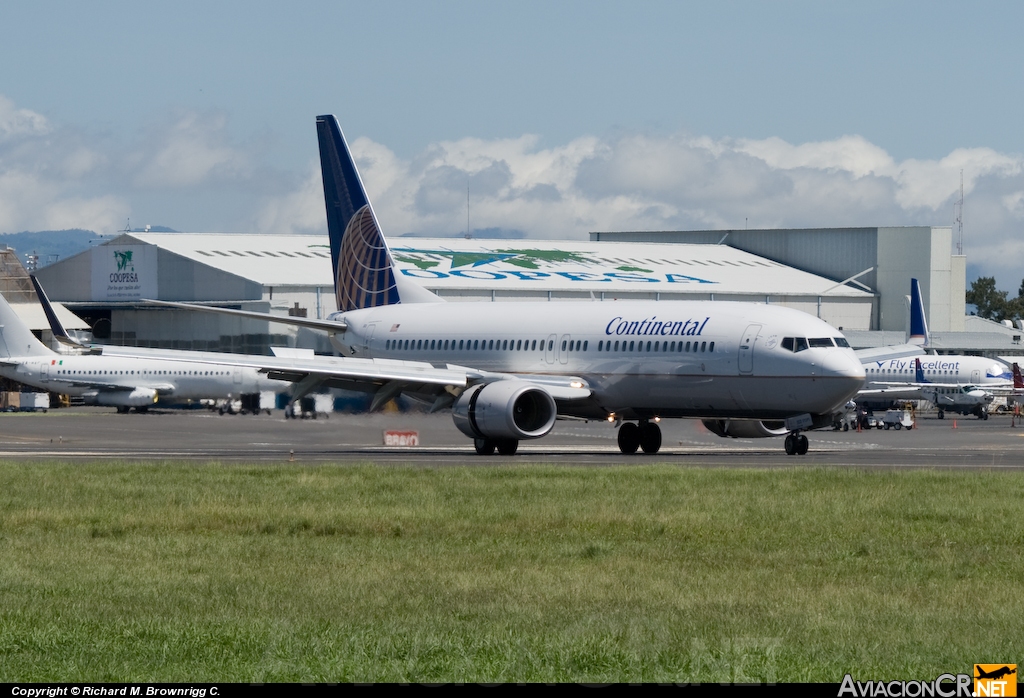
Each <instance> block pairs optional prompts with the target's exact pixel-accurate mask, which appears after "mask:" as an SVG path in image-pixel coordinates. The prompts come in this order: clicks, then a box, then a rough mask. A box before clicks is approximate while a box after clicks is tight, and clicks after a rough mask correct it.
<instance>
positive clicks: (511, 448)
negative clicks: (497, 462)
mask: <svg viewBox="0 0 1024 698" xmlns="http://www.w3.org/2000/svg"><path fill="white" fill-rule="evenodd" d="M496 446H497V448H498V453H499V454H501V455H503V456H514V455H515V454H516V451H518V450H519V439H498V442H497V444H496Z"/></svg>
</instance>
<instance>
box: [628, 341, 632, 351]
mask: <svg viewBox="0 0 1024 698" xmlns="http://www.w3.org/2000/svg"><path fill="white" fill-rule="evenodd" d="M629 350H630V351H633V342H630V343H629Z"/></svg>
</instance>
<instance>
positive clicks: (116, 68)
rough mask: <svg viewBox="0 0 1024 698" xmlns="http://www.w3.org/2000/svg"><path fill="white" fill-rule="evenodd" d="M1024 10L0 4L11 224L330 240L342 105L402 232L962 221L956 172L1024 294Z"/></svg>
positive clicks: (379, 204) (2, 202) (978, 267)
mask: <svg viewBox="0 0 1024 698" xmlns="http://www.w3.org/2000/svg"><path fill="white" fill-rule="evenodd" d="M1022 26H1024V4H1022V3H1019V2H987V3H974V4H967V5H965V4H963V3H953V2H944V1H941V0H940V1H937V2H917V1H907V2H899V3H892V2H871V1H866V2H857V3H838V2H822V1H820V0H819V1H818V2H795V1H794V2H728V1H726V2H717V3H707V2H683V1H681V0H678V1H674V2H655V1H647V2H644V1H643V0H639V1H634V2H630V3H626V2H601V1H599V0H590V1H588V2H574V1H565V2H553V1H551V0H549V1H547V2H529V1H526V0H516V2H508V3H500V2H454V1H451V2H431V1H429V0H418V1H416V2H399V1H390V2H389V1H387V0H381V1H378V2H373V3H369V2H365V1H364V2H361V3H355V2H342V1H340V0H333V1H330V2H313V1H309V2H302V1H301V0H299V1H297V2H295V3H288V4H285V3H281V2H258V1H249V2H228V1H225V2H216V1H211V0H205V1H204V2H191V1H190V0H184V1H179V2H176V3H140V2H104V1H102V0H96V1H95V2H88V3H82V2H61V1H56V2H50V3H38V2H23V1H21V0H7V1H6V2H4V3H0V27H3V34H4V40H3V41H2V42H0V234H2V233H14V232H21V231H26V230H54V229H65V228H85V229H90V230H94V231H96V232H97V233H100V234H112V233H114V232H116V231H117V230H120V229H123V228H125V227H126V225H128V224H129V221H130V225H131V227H133V228H137V227H141V226H143V225H146V224H150V225H161V226H169V227H171V228H174V229H176V230H182V231H189V232H249V233H251V232H259V233H267V234H275V233H277V234H283V233H315V234H325V232H326V222H325V216H324V207H323V193H322V189H321V183H320V174H319V162H318V156H317V144H316V130H315V125H314V124H315V117H316V115H318V114H335V115H337V117H338V119H339V121H340V123H341V126H342V129H343V130H344V132H345V134H346V136H347V138H348V139H349V141H350V144H351V146H352V150H353V153H354V154H355V156H356V159H357V164H358V166H359V168H360V172H361V174H362V176H363V179H364V182H365V185H366V188H367V191H368V194H369V196H370V198H371V200H372V201H373V203H374V208H375V209H376V212H377V216H378V218H379V220H380V223H381V226H382V228H383V229H384V231H385V233H386V234H388V235H405V234H417V235H437V236H451V235H458V234H462V233H465V231H466V230H467V218H468V228H469V229H470V230H484V229H500V230H502V231H505V232H506V233H507V234H510V235H521V236H524V237H526V238H544V239H577V240H578V239H586V238H587V235H588V233H589V232H591V231H606V230H686V229H708V228H712V229H728V228H742V227H750V228H769V227H847V226H886V225H953V224H954V203H955V202H956V200H957V199H958V198H959V189H960V176H961V171H962V172H963V182H964V194H965V196H964V211H963V217H962V218H963V230H964V232H963V250H964V253H965V254H966V255H967V259H968V282H969V283H970V281H972V280H973V279H974V278H976V277H977V276H979V275H990V276H995V277H996V279H997V283H998V285H999V286H1000V288H1003V289H1004V290H1010V291H1011V295H1015V294H1016V291H1017V289H1018V287H1019V286H1020V283H1021V279H1022V277H1024V129H1022V127H1021V124H1024V90H1022V89H1021V86H1022V85H1024V79H1022V78H1024V42H1022V41H1020V36H1019V34H1020V28H1021V27H1022ZM467 200H468V206H467ZM467 208H468V211H467ZM467 214H468V215H467ZM955 238H956V235H955V233H954V239H955Z"/></svg>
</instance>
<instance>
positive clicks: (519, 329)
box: [331, 301, 864, 419]
mask: <svg viewBox="0 0 1024 698" xmlns="http://www.w3.org/2000/svg"><path fill="white" fill-rule="evenodd" d="M331 319H333V320H342V321H344V322H345V323H346V324H347V325H348V329H347V330H346V331H345V332H344V333H343V334H339V335H337V336H336V337H335V343H336V344H337V345H338V346H339V348H340V349H341V350H342V351H343V352H344V353H345V354H346V355H358V356H365V357H372V358H391V359H404V360H413V361H424V362H429V363H432V364H434V365H436V366H444V365H446V364H451V365H457V366H466V367H472V368H473V369H479V370H481V371H490V372H498V373H513V374H519V375H525V376H537V377H544V376H574V377H579V378H581V379H582V380H583V381H585V382H586V384H587V385H588V386H589V388H590V389H591V390H592V398H591V399H589V400H582V401H564V402H559V414H563V415H570V416H580V417H594V418H605V417H607V416H609V415H611V414H615V415H618V416H621V417H623V418H627V419H628V418H636V417H649V416H662V417H743V418H752V419H782V418H785V417H788V416H792V415H797V414H802V413H811V414H826V413H828V412H830V411H832V410H833V409H835V408H837V407H839V406H841V405H843V404H844V403H845V402H846V401H847V400H849V399H850V398H851V397H852V396H853V395H854V394H856V392H857V390H858V389H860V388H861V386H862V385H863V382H864V370H863V368H862V366H861V364H860V362H859V361H858V360H857V358H856V356H855V354H854V353H853V351H852V350H851V349H849V347H848V345H846V341H845V339H844V338H843V337H842V334H841V333H840V332H838V331H837V330H835V329H834V328H832V327H831V326H830V325H828V324H827V323H825V322H822V321H821V320H819V319H817V318H814V317H812V316H810V315H807V314H805V313H801V312H799V311H795V310H791V309H788V308H783V307H780V306H771V305H760V304H751V303H734V302H727V301H601V302H596V301H595V302H509V303H501V302H496V303H438V304H398V305H389V306H382V307H377V308H367V309H362V310H354V311H347V312H338V313H335V314H334V315H332V316H331ZM786 337H800V338H813V339H815V340H818V341H817V342H816V344H817V346H813V347H810V348H807V349H805V350H802V351H798V352H795V351H793V350H790V349H785V348H783V338H786ZM836 339H838V340H839V341H838V343H837V342H836Z"/></svg>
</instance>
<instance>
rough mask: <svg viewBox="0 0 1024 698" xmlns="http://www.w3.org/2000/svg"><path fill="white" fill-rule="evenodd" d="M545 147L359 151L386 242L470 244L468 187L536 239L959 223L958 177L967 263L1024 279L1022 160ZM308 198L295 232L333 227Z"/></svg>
mask: <svg viewBox="0 0 1024 698" xmlns="http://www.w3.org/2000/svg"><path fill="white" fill-rule="evenodd" d="M538 142H539V141H538V139H537V138H536V137H533V136H523V137H522V138H517V139H504V140H495V141H483V140H480V139H469V138H467V139H463V140H459V141H453V142H442V143H437V144H435V145H432V146H430V147H429V148H427V149H425V150H424V151H423V152H422V153H420V154H419V155H417V156H416V157H414V158H412V159H409V160H402V159H401V158H399V157H397V156H396V155H395V154H394V153H393V152H391V151H390V150H389V149H388V148H386V147H385V146H383V145H381V144H378V143H374V142H372V141H370V140H368V139H365V138H361V139H359V140H357V141H355V142H354V143H353V144H352V150H353V153H354V155H355V157H356V160H357V163H358V165H359V166H360V171H361V173H362V176H363V179H364V182H365V183H366V186H367V189H368V192H369V195H370V198H371V199H372V200H373V202H374V208H375V209H376V211H377V215H378V217H379V219H380V222H381V225H382V227H383V228H384V230H385V232H386V233H388V234H391V235H399V234H403V233H416V234H425V235H454V234H458V233H461V232H462V231H464V230H465V228H466V187H467V185H468V186H469V199H470V201H469V206H470V226H471V227H472V228H474V229H483V228H503V229H506V230H519V231H522V232H523V233H525V234H526V235H527V236H528V237H544V238H554V239H557V238H584V237H586V236H587V234H588V233H589V232H591V231H597V230H671V229H688V228H689V229H694V228H739V227H743V226H744V225H748V226H749V227H752V228H753V227H819V226H820V227H842V226H874V225H951V224H952V222H953V202H954V201H955V199H956V198H958V196H959V187H960V171H961V170H963V172H964V188H965V193H966V199H967V204H966V210H967V215H966V230H965V237H966V240H965V251H966V252H967V254H968V261H969V262H970V263H972V264H980V265H983V266H984V267H986V268H988V271H987V272H985V273H1002V274H1004V275H1007V274H1008V275H1010V276H1011V277H1012V276H1013V275H1019V274H1020V273H1021V271H1020V270H1019V269H1017V268H1016V267H1017V266H1019V265H1018V262H1017V260H1019V259H1020V256H1019V252H1020V250H1021V249H1022V248H1024V234H1022V230H1021V229H1022V224H1024V203H1022V201H1024V158H1022V157H1021V156H1020V155H1010V154H1005V153H1000V152H998V151H996V150H993V149H991V148H960V149H957V150H954V151H953V152H951V153H950V154H949V155H947V156H945V157H943V158H941V159H938V160H918V159H908V160H904V161H896V160H894V159H893V158H892V156H890V155H889V154H888V153H887V152H886V151H885V150H884V149H882V148H880V147H878V146H876V145H874V144H872V143H870V142H868V141H867V140H866V139H864V138H863V137H861V136H843V137H841V138H837V139H835V140H833V141H824V142H815V143H802V144H796V145H794V144H790V143H786V142H785V141H783V140H781V139H779V138H767V139H764V140H746V139H745V140H736V139H720V140H715V139H711V138H707V137H697V138H694V137H689V136H685V135H674V136H668V137H652V136H646V135H630V136H626V137H623V138H620V139H618V140H614V141H607V142H605V141H601V140H599V139H596V138H590V137H588V138H579V139H576V140H574V141H572V142H570V143H568V144H566V145H563V146H557V147H553V148H539V147H538V146H537V144H538ZM315 180H316V181H315V186H316V187H319V181H318V180H319V178H318V177H315ZM313 189H314V182H312V181H310V180H307V181H305V182H304V184H303V192H305V193H304V197H305V199H306V200H309V201H312V200H313V199H314V198H315V199H316V202H315V204H314V203H310V205H311V206H313V207H314V208H315V215H312V216H310V217H308V218H306V217H303V216H294V217H293V219H294V220H304V221H307V223H304V224H302V225H300V226H299V227H304V226H306V225H308V227H307V228H306V229H308V230H310V231H312V230H322V229H323V227H324V223H323V219H322V214H321V211H322V209H323V200H322V195H321V194H320V193H319V191H316V192H314V191H313ZM294 201H296V202H297V201H298V200H297V199H295V200H294ZM272 205H273V204H268V206H272ZM290 229H296V226H291V228H290ZM1013 283H1014V284H1016V282H1013Z"/></svg>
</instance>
